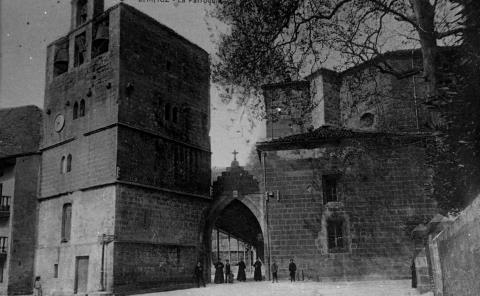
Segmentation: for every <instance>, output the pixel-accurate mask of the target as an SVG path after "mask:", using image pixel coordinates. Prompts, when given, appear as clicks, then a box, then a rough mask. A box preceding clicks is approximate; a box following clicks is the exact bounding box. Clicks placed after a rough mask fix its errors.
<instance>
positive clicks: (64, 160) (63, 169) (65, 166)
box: [60, 156, 67, 174]
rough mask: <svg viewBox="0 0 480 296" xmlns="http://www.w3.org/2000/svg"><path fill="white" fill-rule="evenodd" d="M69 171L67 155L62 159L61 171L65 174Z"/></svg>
mask: <svg viewBox="0 0 480 296" xmlns="http://www.w3.org/2000/svg"><path fill="white" fill-rule="evenodd" d="M66 172H67V161H66V158H65V156H62V159H61V160H60V173H62V174H65V173H66Z"/></svg>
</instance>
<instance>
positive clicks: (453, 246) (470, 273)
mask: <svg viewBox="0 0 480 296" xmlns="http://www.w3.org/2000/svg"><path fill="white" fill-rule="evenodd" d="M479 211H480V198H479V197H477V198H476V199H475V200H474V201H473V203H472V204H471V205H470V206H469V207H467V208H466V209H465V210H464V211H463V212H462V213H461V214H460V215H459V216H458V217H457V219H456V220H455V221H454V222H453V224H452V225H450V226H449V227H448V228H447V229H445V230H444V231H443V232H441V233H440V234H439V235H438V236H437V237H436V238H435V239H434V242H435V243H436V244H437V246H438V253H439V258H440V265H441V271H442V280H443V294H439V295H443V296H453V295H455V296H462V295H465V296H467V295H468V296H470V295H480V282H479V281H478V274H480V260H479V258H480V229H479V227H478V224H479V222H480V216H479V214H478V213H479Z"/></svg>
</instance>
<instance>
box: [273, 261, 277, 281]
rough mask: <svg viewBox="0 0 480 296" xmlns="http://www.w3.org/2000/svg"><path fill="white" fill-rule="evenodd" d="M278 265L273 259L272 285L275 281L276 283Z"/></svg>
mask: <svg viewBox="0 0 480 296" xmlns="http://www.w3.org/2000/svg"><path fill="white" fill-rule="evenodd" d="M277 272H278V265H277V262H276V261H275V259H273V264H272V283H275V281H276V282H277V283H278V274H277Z"/></svg>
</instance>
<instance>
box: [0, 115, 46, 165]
mask: <svg viewBox="0 0 480 296" xmlns="http://www.w3.org/2000/svg"><path fill="white" fill-rule="evenodd" d="M41 124H42V111H41V110H40V109H39V108H38V107H36V106H23V107H17V108H5V109H0V126H1V127H2V128H1V129H0V158H4V157H12V156H15V155H22V154H28V153H32V152H36V151H38V145H39V143H40V138H41V136H42V133H41Z"/></svg>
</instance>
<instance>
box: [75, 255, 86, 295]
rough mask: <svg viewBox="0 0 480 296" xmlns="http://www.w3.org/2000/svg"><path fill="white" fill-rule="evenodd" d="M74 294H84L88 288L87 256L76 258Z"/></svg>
mask: <svg viewBox="0 0 480 296" xmlns="http://www.w3.org/2000/svg"><path fill="white" fill-rule="evenodd" d="M76 261H77V262H76V264H75V290H74V293H86V292H87V286H88V256H80V257H77V260H76Z"/></svg>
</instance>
